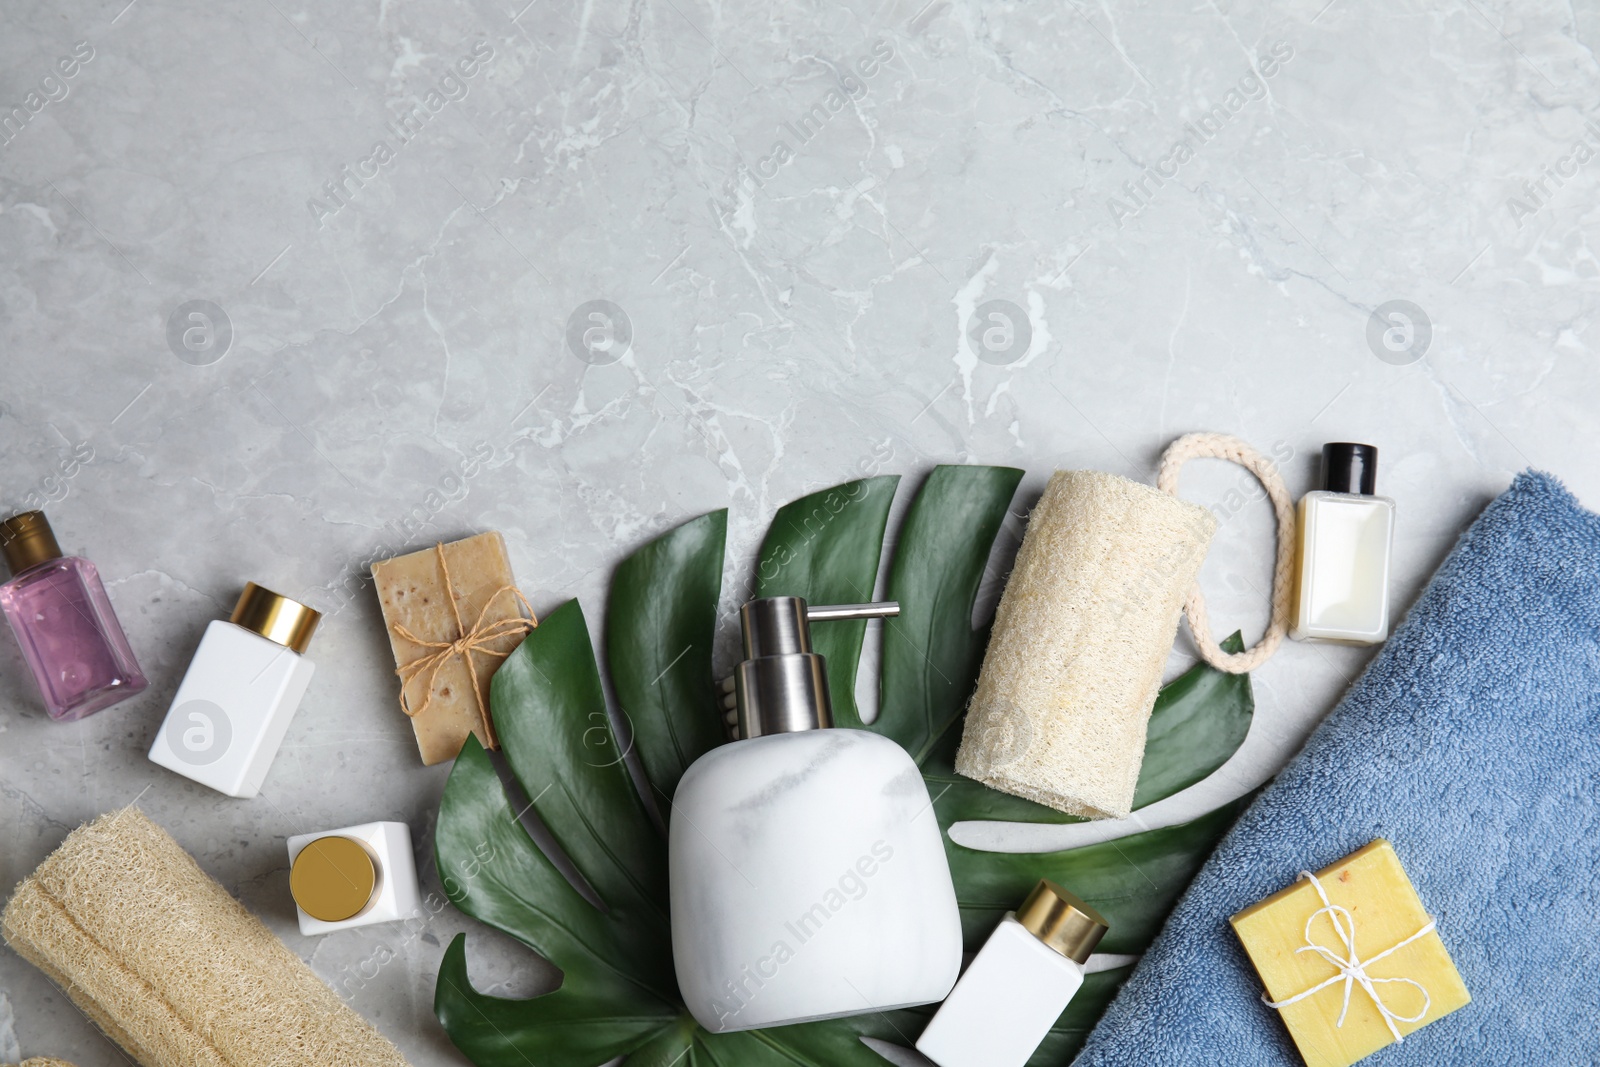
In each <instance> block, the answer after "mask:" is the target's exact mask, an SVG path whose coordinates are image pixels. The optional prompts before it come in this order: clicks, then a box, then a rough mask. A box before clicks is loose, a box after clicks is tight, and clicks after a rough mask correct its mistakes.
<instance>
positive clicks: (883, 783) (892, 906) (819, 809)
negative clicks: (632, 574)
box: [666, 597, 961, 1058]
mask: <svg viewBox="0 0 1600 1067" xmlns="http://www.w3.org/2000/svg"><path fill="white" fill-rule="evenodd" d="M899 610H900V609H899V605H897V604H850V605H844V606H840V607H821V606H818V607H811V606H809V605H807V603H806V602H805V600H803V599H801V598H800V597H763V598H761V599H758V600H752V601H750V602H749V603H747V604H745V605H744V607H743V608H742V609H740V613H739V621H740V628H741V630H742V632H743V638H744V655H745V658H744V661H743V662H742V663H740V664H739V665H738V668H737V669H736V670H735V672H734V692H735V697H736V704H737V708H738V723H739V735H740V739H739V740H736V741H733V742H731V743H729V744H726V745H722V746H720V747H718V748H714V749H712V750H711V751H709V752H707V753H705V754H704V755H702V756H701V757H700V758H699V759H697V760H696V761H695V762H694V763H693V764H691V765H690V767H689V769H688V770H687V771H685V772H684V774H683V777H682V779H681V780H680V781H679V783H678V788H677V793H676V794H675V795H674V796H672V797H671V798H670V800H671V805H670V808H669V809H667V811H666V815H667V818H668V821H669V834H668V838H669V840H668V848H667V852H668V868H669V881H670V884H671V895H672V955H673V962H674V964H675V965H676V967H677V973H678V988H679V991H680V992H681V994H682V996H683V999H684V1003H685V1004H687V1005H688V1008H689V1011H690V1013H691V1014H693V1015H694V1017H695V1019H696V1020H698V1021H699V1023H700V1025H701V1026H704V1027H705V1028H706V1029H707V1030H711V1031H713V1032H719V1033H726V1032H730V1031H734V1030H749V1029H752V1028H754V1027H767V1026H783V1025H787V1024H790V1023H801V1022H811V1021H814V1020H818V1019H831V1018H836V1017H838V1016H844V1015H860V1014H862V1013H865V1012H874V1011H887V1010H890V1009H892V1008H904V1007H910V1006H912V1005H915V1004H931V1003H933V1002H935V1001H938V1000H942V999H943V998H944V996H945V994H946V993H948V992H949V991H950V987H951V986H952V985H954V984H955V980H956V975H957V973H958V972H959V971H960V969H961V916H960V912H959V910H958V909H957V906H956V895H955V887H954V885H953V883H952V882H951V878H950V867H949V862H948V861H947V860H946V858H945V852H944V842H943V840H942V836H941V834H940V832H939V820H938V818H937V817H936V816H935V814H934V812H933V800H932V798H931V797H929V795H928V789H927V786H926V785H924V784H923V780H922V773H921V771H920V770H918V768H917V765H916V763H915V762H914V761H913V760H912V759H911V757H910V756H909V755H908V754H907V753H906V750H905V749H904V748H902V747H901V746H900V745H899V744H898V743H896V742H895V741H893V740H891V739H889V738H888V737H885V736H883V735H882V734H879V733H875V732H873V731H872V730H858V729H837V728H833V709H832V704H831V701H830V699H829V696H828V676H827V670H826V665H825V664H824V662H823V657H822V656H821V655H819V654H818V653H816V652H814V651H812V647H811V624H812V623H813V622H822V621H824V620H832V619H866V618H882V617H888V616H892V615H896V614H898V613H899ZM711 710H712V709H710V708H708V709H706V711H707V714H710V713H711ZM736 1058H737V1057H736Z"/></svg>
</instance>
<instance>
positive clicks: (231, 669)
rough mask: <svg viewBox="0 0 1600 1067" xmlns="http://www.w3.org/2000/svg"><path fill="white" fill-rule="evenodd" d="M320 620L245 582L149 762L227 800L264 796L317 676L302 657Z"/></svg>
mask: <svg viewBox="0 0 1600 1067" xmlns="http://www.w3.org/2000/svg"><path fill="white" fill-rule="evenodd" d="M321 619H322V616H321V615H320V614H319V613H317V612H316V611H314V610H312V609H311V608H308V607H306V606H305V605H304V604H301V603H300V602H298V601H295V600H290V599H289V598H288V597H286V596H279V595H278V594H277V593H274V592H273V591H272V590H270V589H264V588H262V587H261V586H259V585H257V584H255V583H254V582H250V583H249V584H247V585H246V586H245V587H244V593H243V594H241V595H240V597H239V604H238V606H237V607H235V608H234V609H233V615H232V617H231V618H230V619H229V620H228V621H227V622H224V621H223V620H221V619H214V620H212V622H211V623H210V625H208V626H207V627H206V632H205V636H204V637H202V638H201V639H200V647H199V648H198V649H196V650H195V654H194V659H192V660H190V661H189V669H188V671H186V672H185V673H184V676H183V682H182V683H181V684H180V685H179V686H178V692H177V694H176V695H175V696H174V697H173V698H172V707H171V708H170V709H168V711H167V718H166V721H165V722H163V723H162V724H161V731H160V732H159V733H157V734H156V740H155V743H154V744H153V745H151V746H150V759H151V760H152V761H153V762H155V763H159V764H160V765H161V766H163V767H165V768H167V769H168V770H172V771H177V772H178V773H179V774H181V775H183V776H184V777H185V778H192V779H194V780H195V781H196V782H199V783H200V784H201V785H206V786H210V787H211V788H212V789H215V790H216V791H217V792H219V793H226V794H227V795H228V796H230V797H253V796H255V795H256V794H257V793H259V792H261V783H262V782H263V781H265V780H266V777H267V768H268V767H270V766H272V760H273V757H274V756H276V755H277V754H278V746H279V745H281V744H282V743H283V737H284V734H286V733H288V731H289V722H290V720H292V719H293V718H294V713H295V709H296V708H297V707H299V706H300V698H301V697H302V696H304V695H305V691H306V686H308V685H309V684H311V674H312V671H314V670H315V669H316V665H315V664H313V663H312V662H311V661H310V660H309V659H307V658H306V657H305V655H304V653H305V650H306V647H307V646H308V645H309V644H310V643H311V634H312V632H313V631H314V630H315V629H316V628H317V623H318V622H319V621H321Z"/></svg>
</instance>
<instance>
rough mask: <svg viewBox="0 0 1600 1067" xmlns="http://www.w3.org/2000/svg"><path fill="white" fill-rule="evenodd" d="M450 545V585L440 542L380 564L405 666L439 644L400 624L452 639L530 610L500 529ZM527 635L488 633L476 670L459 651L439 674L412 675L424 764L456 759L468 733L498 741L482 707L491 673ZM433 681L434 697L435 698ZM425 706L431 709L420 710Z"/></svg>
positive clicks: (382, 596)
mask: <svg viewBox="0 0 1600 1067" xmlns="http://www.w3.org/2000/svg"><path fill="white" fill-rule="evenodd" d="M443 552H444V567H446V568H448V570H449V574H450V582H449V586H448V587H447V586H446V584H445V578H444V573H443V569H442V568H441V566H440V559H439V549H438V548H428V549H423V550H422V551H420V552H412V553H410V554H408V555H404V556H396V557H395V558H393V559H386V560H382V561H380V562H378V563H374V564H373V565H372V581H373V584H374V585H375V586H376V587H377V590H378V603H379V605H380V606H381V607H382V609H383V624H384V629H385V630H387V631H388V634H389V644H390V647H391V648H393V650H394V660H395V663H396V664H398V665H399V666H401V667H404V666H406V665H407V664H409V663H412V662H414V661H416V660H419V659H422V658H423V657H425V656H429V655H435V654H437V653H438V652H439V649H438V648H435V647H430V646H429V645H427V644H422V643H419V642H417V641H412V640H410V639H408V638H406V637H403V636H401V634H400V633H399V631H398V630H397V627H404V628H405V629H406V631H407V632H409V633H410V634H411V635H412V636H413V637H416V638H420V639H421V641H423V642H436V643H437V642H450V641H454V640H456V639H457V638H459V637H461V636H462V632H463V629H465V630H471V629H472V628H473V627H475V626H477V625H478V624H479V621H480V617H481V620H482V624H483V625H486V626H487V625H492V624H494V623H496V622H499V621H501V620H506V619H520V618H522V617H523V615H522V601H521V599H520V598H519V597H518V596H516V595H515V594H514V593H512V592H511V591H510V589H511V588H512V587H514V586H515V584H516V582H515V579H514V578H512V576H511V560H510V558H509V557H508V556H507V555H506V544H505V540H504V539H503V538H502V537H501V536H500V535H499V534H498V533H496V532H494V531H490V532H489V533H481V534H478V535H477V536H476V537H468V538H466V539H465V540H462V541H452V542H451V543H449V544H447V545H444V546H443ZM452 600H454V602H455V603H454V607H453V608H452V604H451V601H452ZM485 608H487V609H488V610H487V612H485ZM458 616H459V619H460V622H459V623H458V622H457V618H458ZM523 636H524V634H523V633H522V632H520V631H512V632H505V633H501V634H499V635H498V636H493V637H491V638H489V639H487V640H485V641H484V642H483V643H482V646H481V648H482V650H481V651H479V652H476V653H474V655H473V657H472V669H471V670H469V669H468V667H467V660H466V657H465V656H463V655H452V656H449V657H446V658H445V659H444V660H443V662H441V663H440V665H439V669H438V671H437V672H436V673H435V672H434V671H433V670H431V669H428V670H420V671H417V672H415V673H413V674H412V675H411V676H410V678H408V679H407V680H406V681H405V683H404V686H403V689H402V693H403V698H404V701H405V706H406V707H407V708H408V709H410V710H411V711H412V712H413V714H412V716H411V725H412V728H413V729H414V730H415V731H416V735H417V748H418V749H419V750H420V751H421V753H422V762H423V763H425V764H430V765H431V764H435V763H442V762H444V761H445V760H451V759H455V758H456V756H457V755H458V754H459V753H460V752H461V746H462V745H463V744H464V743H465V742H466V740H467V735H468V734H477V735H478V740H479V741H481V742H483V745H484V747H485V748H494V747H495V745H496V741H495V737H494V732H493V727H492V726H491V725H490V724H489V723H488V722H487V721H486V716H485V715H484V714H483V712H482V711H481V710H480V706H479V701H480V700H482V702H483V703H482V708H487V707H488V706H489V680H490V679H491V678H493V677H494V672H495V671H496V670H497V669H499V667H500V664H501V663H502V662H503V661H504V658H505V654H507V653H510V652H511V651H512V650H513V649H515V648H516V647H517V645H518V644H520V643H521V642H522V639H523ZM492 653H500V655H494V654H492ZM430 681H431V683H432V685H431V690H432V697H431V699H427V698H428V696H429V689H430V684H429V683H430ZM425 699H426V707H425V708H424V701H425ZM419 708H424V710H422V711H421V712H420V713H416V712H417V709H419Z"/></svg>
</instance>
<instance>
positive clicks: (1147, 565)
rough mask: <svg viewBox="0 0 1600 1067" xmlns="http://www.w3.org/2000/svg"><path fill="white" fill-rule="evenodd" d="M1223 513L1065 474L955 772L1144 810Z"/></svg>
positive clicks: (1006, 613) (1021, 792) (999, 619)
mask: <svg viewBox="0 0 1600 1067" xmlns="http://www.w3.org/2000/svg"><path fill="white" fill-rule="evenodd" d="M1216 526H1217V522H1216V519H1215V518H1213V517H1212V515H1211V513H1210V512H1209V511H1207V510H1206V509H1205V508H1202V507H1198V506H1196V505H1194V504H1188V503H1185V502H1183V501H1182V500H1179V499H1178V498H1176V497H1173V496H1168V495H1167V494H1166V493H1163V492H1160V491H1159V490H1156V489H1152V488H1150V487H1149V486H1146V485H1140V484H1139V483H1138V482H1132V481H1129V480H1128V479H1126V478H1119V477H1117V476H1116V475H1114V474H1103V473H1100V472H1098V471H1057V472H1056V474H1055V475H1054V476H1053V477H1052V478H1051V479H1050V484H1049V485H1048V486H1047V487H1046V488H1045V491H1044V496H1043V497H1042V498H1040V500H1039V505H1038V507H1036V508H1035V509H1034V511H1033V514H1032V516H1031V517H1030V518H1029V520H1028V532H1027V534H1026V535H1025V536H1024V537H1023V540H1022V548H1021V549H1020V550H1019V551H1018V553H1017V562H1016V567H1015V569H1014V570H1013V571H1012V573H1011V578H1010V580H1009V581H1008V582H1007V583H1006V588H1005V592H1004V593H1003V594H1002V595H1001V597H1000V606H999V608H998V610H997V611H996V612H995V620H994V632H993V636H991V637H990V639H989V647H988V650H987V651H986V652H985V653H984V657H983V670H982V672H981V673H980V674H979V676H978V689H977V692H976V693H975V694H973V697H972V705H971V708H970V709H969V711H968V714H967V723H966V732H965V734H964V735H963V737H962V739H961V750H960V752H959V753H958V754H957V756H956V770H957V771H959V772H961V773H962V774H964V775H966V776H968V777H969V778H976V779H977V780H978V781H980V782H983V783H984V784H986V785H989V786H992V787H994V788H995V789H999V790H1001V791H1003V792H1006V793H1011V794H1014V795H1016V796H1020V797H1026V798H1027V799H1029V800H1033V801H1037V802H1038V803H1040V804H1046V805H1048V806H1050V807H1052V808H1055V809H1056V810H1057V811H1064V812H1068V813H1070V814H1073V815H1084V816H1088V817H1089V818H1120V817H1122V816H1124V815H1127V814H1128V813H1129V811H1130V810H1131V809H1132V806H1133V790H1134V785H1135V784H1136V783H1137V781H1138V779H1139V767H1140V764H1141V763H1143V761H1144V741H1145V727H1146V725H1147V724H1148V722H1149V718H1150V709H1151V708H1152V707H1153V706H1154V705H1155V700H1156V694H1157V693H1158V692H1159V691H1160V688H1161V672H1162V668H1163V666H1164V665H1165V663H1166V659H1167V653H1168V652H1169V651H1170V650H1171V648H1172V639H1173V637H1174V635H1175V634H1176V633H1177V629H1178V616H1179V613H1180V612H1181V610H1182V608H1183V601H1184V597H1185V595H1186V594H1187V593H1188V591H1189V588H1190V586H1192V585H1193V584H1194V580H1195V576H1196V575H1197V574H1198V573H1199V570H1200V564H1201V563H1202V562H1203V561H1204V559H1205V554H1206V549H1207V548H1208V547H1209V546H1210V544H1211V535H1212V534H1213V533H1214V532H1215V531H1216Z"/></svg>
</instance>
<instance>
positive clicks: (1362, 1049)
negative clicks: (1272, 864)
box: [1229, 838, 1472, 1067]
mask: <svg viewBox="0 0 1600 1067" xmlns="http://www.w3.org/2000/svg"><path fill="white" fill-rule="evenodd" d="M1317 879H1318V880H1319V881H1320V882H1321V883H1322V889H1323V892H1325V893H1327V895H1328V901H1329V903H1331V904H1336V905H1338V906H1340V907H1343V908H1345V909H1347V910H1348V911H1349V913H1350V917H1351V919H1352V920H1354V924H1355V925H1354V940H1355V951H1356V955H1357V956H1358V957H1359V958H1360V959H1362V960H1368V959H1371V958H1372V957H1374V956H1377V955H1379V954H1380V953H1382V952H1384V951H1385V950H1387V949H1390V948H1392V947H1393V946H1395V945H1398V944H1400V943H1401V942H1402V941H1404V940H1406V938H1408V937H1411V936H1412V935H1413V934H1415V933H1416V932H1417V931H1418V930H1421V929H1422V928H1423V927H1425V926H1427V924H1428V922H1429V921H1430V917H1429V915H1428V913H1427V910H1426V909H1425V908H1424V907H1423V906H1422V901H1421V900H1420V899H1418V897H1417V891H1416V890H1415V889H1414V888H1412V885H1411V879H1409V878H1407V877H1406V872H1405V868H1404V867H1402V866H1400V860H1399V858H1398V857H1397V856H1396V855H1395V854H1394V848H1393V847H1392V846H1391V845H1390V844H1389V842H1387V841H1385V840H1383V839H1381V838H1380V839H1378V840H1377V841H1374V842H1372V843H1371V844H1370V845H1366V846H1363V847H1362V848H1360V849H1357V850H1356V851H1355V852H1353V853H1351V854H1350V855H1349V856H1346V857H1345V858H1344V859H1342V860H1340V861H1339V862H1338V863H1335V864H1333V865H1332V866H1330V867H1327V868H1324V869H1323V870H1320V871H1318V872H1317ZM1322 906H1323V905H1322V900H1321V899H1320V898H1319V897H1318V896H1317V891H1316V889H1315V887H1313V886H1312V884H1311V883H1310V882H1309V881H1307V880H1305V879H1303V878H1302V879H1300V880H1299V881H1297V882H1295V884H1294V885H1292V886H1290V887H1289V888H1288V889H1285V890H1283V891H1282V892H1280V893H1275V894H1273V895H1272V896H1270V897H1268V898H1267V899H1266V900H1263V901H1262V902H1261V903H1259V904H1253V905H1251V906H1250V907H1248V908H1246V909H1244V910H1243V911H1241V912H1240V913H1239V914H1237V915H1235V916H1234V917H1233V918H1232V919H1230V920H1229V922H1231V923H1232V924H1233V930H1234V933H1236V934H1238V935H1239V940H1240V941H1241V942H1243V944H1244V950H1245V952H1247V953H1248V954H1249V955H1250V961H1251V962H1252V963H1254V964H1255V967H1256V971H1257V973H1259V974H1260V975H1261V981H1262V983H1263V984H1264V985H1265V986H1266V987H1267V997H1268V999H1270V1000H1273V1001H1284V1000H1288V999H1289V998H1291V997H1294V996H1297V995H1298V994H1301V993H1304V992H1305V991H1306V990H1308V989H1311V988H1313V987H1314V986H1317V985H1320V984H1321V983H1322V982H1324V981H1326V980H1327V979H1329V978H1332V977H1334V976H1335V975H1337V974H1338V973H1339V969H1338V968H1337V967H1335V966H1334V965H1333V964H1332V963H1330V962H1329V961H1328V960H1327V959H1325V958H1324V957H1323V956H1322V955H1321V954H1319V953H1316V952H1309V951H1308V952H1298V953H1297V952H1296V951H1295V950H1296V949H1300V948H1305V947H1306V920H1307V919H1309V918H1310V917H1311V916H1312V914H1313V913H1314V912H1316V911H1317V910H1318V909H1320V908H1321V907H1322ZM1311 937H1312V939H1313V940H1314V941H1315V942H1316V943H1317V944H1319V945H1322V946H1324V947H1325V948H1327V949H1329V950H1331V951H1332V952H1333V953H1334V954H1335V955H1336V956H1338V957H1340V958H1342V959H1348V958H1349V951H1348V950H1347V949H1346V948H1345V945H1344V942H1343V941H1342V940H1341V939H1340V937H1339V934H1338V932H1337V931H1336V930H1335V929H1334V926H1333V920H1332V919H1331V918H1330V917H1329V916H1328V915H1327V914H1326V913H1324V914H1323V915H1320V916H1318V917H1317V919H1316V921H1315V922H1314V923H1313V924H1312V926H1311ZM1366 973H1367V975H1368V976H1369V977H1370V978H1373V979H1378V978H1409V979H1410V980H1411V981H1413V982H1416V983H1418V984H1419V985H1421V986H1422V988H1423V989H1426V990H1427V992H1428V997H1429V998H1431V1001H1430V1002H1429V1004H1428V1011H1427V1014H1426V1015H1423V1016H1422V1017H1421V1018H1419V1019H1418V1020H1417V1021H1415V1022H1401V1021H1399V1020H1398V1019H1396V1020H1395V1021H1394V1025H1395V1029H1396V1030H1398V1031H1399V1032H1400V1035H1401V1036H1402V1037H1404V1036H1405V1035H1407V1034H1409V1033H1411V1032H1412V1031H1414V1030H1418V1029H1420V1028H1422V1027H1424V1026H1426V1025H1428V1024H1429V1023H1431V1022H1433V1021H1434V1020H1435V1019H1438V1018H1441V1017H1442V1016H1445V1015H1448V1014H1450V1013H1451V1012H1453V1011H1455V1010H1456V1009H1457V1008H1460V1007H1463V1006H1464V1005H1466V1004H1467V1002H1468V1001H1470V1000H1471V999H1472V997H1471V996H1470V995H1469V994H1468V993H1467V987H1466V986H1465V985H1464V984H1462V981H1461V975H1460V974H1458V973H1457V972H1456V967H1455V964H1454V963H1452V962H1451V960H1450V954H1449V953H1448V952H1446V951H1445V947H1444V942H1442V941H1440V940H1439V935H1438V933H1437V932H1429V933H1427V934H1425V935H1423V936H1422V937H1420V938H1418V939H1417V940H1415V941H1412V942H1411V943H1410V944H1408V945H1406V946H1404V947H1403V948H1400V949H1399V950H1398V951H1395V952H1393V953H1391V954H1390V955H1387V956H1384V957H1383V958H1382V959H1380V960H1378V961H1377V962H1375V963H1372V964H1370V965H1369V966H1367V968H1366ZM1373 989H1374V990H1376V992H1377V994H1378V996H1380V997H1381V998H1383V1002H1384V1004H1385V1005H1386V1006H1387V1007H1388V1009H1389V1011H1390V1012H1392V1013H1393V1014H1395V1015H1397V1016H1412V1015H1416V1014H1417V1013H1418V1012H1419V1011H1421V1010H1422V1006H1423V1003H1424V997H1423V995H1422V993H1421V992H1420V991H1418V990H1417V989H1416V987H1414V986H1411V985H1407V984H1405V983H1404V982H1376V983H1375V984H1374V985H1373ZM1344 991H1345V983H1344V982H1343V981H1339V982H1336V983H1334V984H1333V985H1330V986H1328V987H1327V988H1326V989H1323V990H1322V991H1321V992H1319V993H1316V994H1315V995H1313V996H1309V997H1307V998H1305V999H1304V1000H1300V1001H1297V1002H1296V1003H1294V1004H1288V1005H1285V1006H1284V1007H1282V1008H1280V1009H1279V1014H1280V1015H1281V1016H1282V1017H1283V1021H1284V1024H1285V1025H1287V1026H1288V1027H1289V1034H1290V1036H1292V1037H1293V1038H1294V1043H1295V1045H1297V1046H1298V1047H1299V1049H1300V1055H1301V1056H1303V1057H1304V1058H1305V1061H1306V1063H1307V1064H1308V1067H1349V1065H1350V1064H1352V1063H1355V1062H1356V1061H1357V1060H1361V1059H1364V1058H1366V1057H1367V1056H1370V1055H1372V1054H1373V1053H1374V1052H1376V1051H1378V1050H1379V1049H1381V1048H1383V1047H1385V1046H1386V1045H1391V1044H1393V1043H1394V1036H1393V1035H1392V1034H1391V1033H1390V1032H1389V1027H1388V1026H1387V1025H1385V1024H1384V1020H1383V1016H1382V1014H1381V1013H1380V1012H1379V1011H1378V1008H1377V1005H1375V1004H1374V1003H1373V1001H1372V998H1371V997H1370V996H1368V995H1367V993H1366V992H1365V991H1363V989H1362V988H1361V986H1360V984H1359V983H1358V984H1356V985H1354V986H1353V987H1352V988H1351V990H1350V1009H1349V1012H1348V1013H1347V1014H1346V1016H1345V1020H1344V1025H1343V1026H1339V1025H1337V1023H1338V1019H1339V1012H1340V1010H1341V1008H1342V1007H1343V1004H1344Z"/></svg>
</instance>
